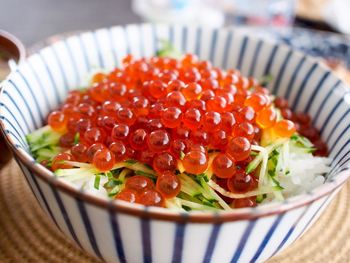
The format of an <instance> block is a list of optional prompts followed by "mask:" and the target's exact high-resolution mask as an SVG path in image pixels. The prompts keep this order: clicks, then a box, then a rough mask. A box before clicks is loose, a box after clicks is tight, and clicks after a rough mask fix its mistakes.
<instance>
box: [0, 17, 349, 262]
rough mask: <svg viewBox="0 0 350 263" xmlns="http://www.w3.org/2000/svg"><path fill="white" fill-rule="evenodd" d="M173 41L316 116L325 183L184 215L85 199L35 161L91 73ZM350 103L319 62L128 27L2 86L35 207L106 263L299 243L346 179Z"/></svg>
mask: <svg viewBox="0 0 350 263" xmlns="http://www.w3.org/2000/svg"><path fill="white" fill-rule="evenodd" d="M161 40H166V41H170V42H171V43H173V44H174V46H175V47H176V48H177V49H178V50H180V51H181V52H192V53H195V54H197V55H198V56H199V57H200V58H201V59H208V60H210V61H212V62H213V64H214V65H216V66H219V67H221V68H224V69H226V68H238V69H240V70H241V71H242V73H243V74H244V75H252V76H255V77H257V78H259V77H262V76H264V75H268V74H270V75H272V76H273V80H272V82H271V83H270V84H269V86H268V88H269V89H270V90H271V91H272V92H273V93H274V94H277V95H278V96H282V97H285V98H287V99H288V101H289V103H290V105H291V106H292V108H293V110H296V111H303V112H306V113H308V114H310V116H312V120H313V124H314V125H315V126H316V127H317V128H318V129H319V130H320V131H321V135H322V138H323V140H324V141H326V142H327V144H328V146H329V148H330V157H331V158H332V159H333V161H332V170H331V172H330V173H329V174H327V176H326V178H327V179H326V183H325V184H323V185H322V186H320V187H318V188H316V189H313V190H312V191H310V192H307V193H305V194H302V195H299V196H296V197H293V198H290V199H288V200H286V201H285V202H282V203H271V204H267V205H262V206H259V207H256V208H244V209H237V210H233V211H230V212H219V213H212V212H190V213H180V212H175V211H170V210H166V209H163V208H155V207H144V206H141V205H131V204H129V203H125V202H123V201H109V200H107V199H102V198H99V197H96V196H92V195H90V194H87V193H84V192H82V191H80V190H78V189H76V188H74V187H72V186H70V185H67V184H66V183H64V182H62V181H60V180H58V179H57V178H55V176H54V175H53V174H52V173H51V172H50V171H48V170H46V169H45V168H44V167H42V166H41V165H40V164H38V163H36V162H35V160H34V159H33V157H32V156H31V155H30V152H29V149H28V145H27V143H26V141H25V135H26V134H27V133H29V132H31V131H33V130H35V129H37V128H39V127H41V126H42V125H43V124H44V121H45V118H46V116H47V114H48V113H49V112H50V111H51V110H52V109H55V108H56V107H57V106H58V105H59V104H60V102H62V100H63V99H64V97H65V96H66V94H67V91H68V90H70V89H74V88H75V87H79V86H80V85H81V84H82V83H83V82H84V80H85V79H86V76H87V73H88V72H90V71H91V70H93V69H94V68H106V69H112V68H114V67H115V66H116V65H120V62H121V58H122V57H123V56H125V55H126V54H128V53H131V54H133V55H134V56H136V57H140V56H152V55H154V54H155V52H156V51H157V50H158V49H159V48H160V46H161ZM349 102H350V93H349V92H348V90H347V88H346V87H345V86H344V84H343V83H342V82H341V81H340V80H339V79H338V78H336V77H335V76H334V75H333V74H332V73H331V72H330V71H329V70H328V69H327V68H325V67H324V66H322V65H320V64H319V63H318V62H317V61H316V60H315V59H312V58H310V57H308V56H307V55H304V54H302V53H300V52H297V51H293V50H291V49H290V48H289V47H287V46H283V45H278V44H271V43H268V42H266V41H264V40H260V39H256V38H254V37H252V36H248V35H245V34H242V33H238V32H236V31H235V30H234V29H209V28H200V27H192V26H188V27H187V26H165V25H149V24H143V25H130V26H126V27H120V26H117V27H112V28H104V29H100V30H97V31H94V32H87V33H83V34H80V35H75V36H72V37H69V38H67V39H66V40H63V41H60V42H57V43H55V44H53V45H51V46H48V47H45V48H43V49H42V50H40V51H39V52H37V53H36V54H33V55H31V56H30V57H29V58H28V59H27V60H26V61H25V62H24V63H22V64H21V65H20V67H19V68H18V70H17V71H16V72H14V73H12V74H11V75H10V77H9V78H8V79H7V81H5V82H4V83H3V84H2V94H1V98H0V124H1V130H2V132H3V133H4V135H5V136H6V139H7V141H8V143H9V144H10V146H11V149H12V151H13V152H14V154H15V157H16V160H17V161H18V164H19V166H20V167H21V169H22V171H23V174H24V176H25V178H26V180H27V182H28V185H30V187H31V189H32V190H33V193H34V194H35V197H36V198H37V200H38V202H39V203H40V205H41V206H42V208H43V209H44V210H45V212H46V214H47V215H48V216H49V217H50V218H51V219H52V221H53V222H54V223H55V224H56V225H57V227H58V228H59V229H60V230H61V231H62V232H64V233H65V234H66V235H67V236H68V237H69V238H70V239H71V240H73V241H74V242H75V243H76V244H77V245H78V246H80V247H81V248H83V249H84V250H86V251H88V252H89V253H91V254H93V255H96V257H98V258H100V259H102V260H105V261H107V262H132V263H135V262H162V263H163V262H191V263H193V262H220V263H222V262H261V261H264V260H266V259H268V258H270V257H272V256H273V255H275V254H276V253H279V252H280V251H282V250H283V249H285V248H286V247H288V246H289V245H290V244H291V243H293V242H294V241H295V240H297V239H298V238H299V237H300V236H301V235H302V234H303V233H304V232H305V231H306V230H307V229H308V228H309V227H310V226H311V225H312V224H313V223H314V222H315V221H316V220H317V218H318V217H319V216H320V215H321V213H322V212H323V210H324V209H325V208H326V207H327V206H328V204H329V202H330V201H331V200H332V198H333V197H334V196H335V194H336V193H337V192H338V191H339V189H340V188H341V186H342V185H343V184H344V182H345V181H346V180H347V179H348V178H349V176H350V173H349V169H348V164H349V160H350V152H349V151H350V132H349V130H350V106H349Z"/></svg>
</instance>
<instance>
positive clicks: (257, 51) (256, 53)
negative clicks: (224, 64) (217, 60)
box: [226, 40, 263, 76]
mask: <svg viewBox="0 0 350 263" xmlns="http://www.w3.org/2000/svg"><path fill="white" fill-rule="evenodd" d="M262 45H263V41H262V40H259V42H258V43H257V45H256V48H255V51H254V56H253V60H252V63H251V64H250V70H249V76H255V74H254V73H255V68H256V65H257V62H258V57H259V54H260V50H261V47H262ZM226 54H227V53H226Z"/></svg>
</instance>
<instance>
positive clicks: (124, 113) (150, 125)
mask: <svg viewBox="0 0 350 263" xmlns="http://www.w3.org/2000/svg"><path fill="white" fill-rule="evenodd" d="M122 65H123V66H122V68H116V69H114V70H113V71H112V72H110V73H108V74H104V73H97V74H95V75H94V76H93V77H92V81H91V83H92V84H91V87H89V88H88V89H87V90H80V91H77V90H75V91H71V92H70V93H69V94H68V96H67V99H66V100H65V102H64V103H63V104H62V105H61V107H60V109H59V110H57V111H53V112H51V113H50V114H49V117H48V124H49V125H50V126H51V128H52V129H53V130H55V131H58V132H61V133H62V134H63V135H62V137H61V139H60V146H61V147H63V148H64V150H65V152H66V153H60V154H59V155H57V156H56V157H55V158H54V159H53V162H52V169H53V170H56V169H60V168H67V167H68V168H69V167H70V166H68V165H67V164H62V160H75V161H78V162H88V163H91V164H92V165H94V166H95V168H96V169H98V170H99V171H101V172H105V171H109V170H111V169H112V167H113V166H114V165H115V163H117V162H122V161H126V160H128V159H134V160H136V161H138V162H141V163H146V164H148V165H151V166H152V168H153V169H154V170H155V171H156V173H157V179H156V182H155V183H154V182H153V181H152V180H151V179H149V178H147V177H146V176H143V175H135V176H132V177H129V178H128V179H126V183H125V188H124V189H122V190H121V191H120V192H119V193H118V194H117V195H116V198H117V199H120V200H124V201H128V202H132V203H134V202H136V203H141V204H144V205H153V206H165V200H166V199H169V198H173V197H175V196H177V195H178V193H179V192H180V188H181V183H180V180H179V178H178V176H177V175H176V174H177V169H178V165H179V164H181V166H182V167H183V169H184V171H185V172H187V173H188V174H194V175H198V174H201V173H204V172H206V171H207V169H208V167H209V165H210V164H211V167H209V168H210V169H211V170H212V171H213V173H214V174H215V176H216V178H217V179H216V180H217V183H218V184H219V185H220V186H221V187H223V188H225V189H226V190H228V191H231V192H235V193H245V192H248V191H252V190H254V189H256V188H257V179H256V178H255V176H254V174H247V173H246V172H245V168H246V166H247V164H248V163H249V162H250V161H251V160H252V157H251V146H252V145H254V144H259V142H260V138H261V133H262V131H263V130H264V129H271V130H272V131H273V132H274V134H276V135H277V136H278V137H285V138H288V137H291V136H292V135H293V134H294V133H295V132H296V131H300V133H301V134H302V135H304V136H306V137H308V138H310V139H311V140H312V141H313V142H315V145H316V146H319V147H320V149H319V154H322V155H325V154H326V153H327V148H326V146H325V144H324V143H322V141H320V138H319V134H318V131H317V130H316V129H314V128H313V127H312V125H311V122H310V117H309V116H307V115H305V114H300V113H299V114H294V113H293V112H292V111H291V110H290V109H289V106H288V102H287V101H286V100H284V99H282V98H276V99H275V100H274V102H273V103H272V101H271V98H270V96H269V94H268V90H267V89H265V88H263V87H261V86H260V85H259V83H258V81H257V80H256V79H254V78H251V77H250V78H246V77H244V76H242V75H241V73H240V72H239V71H237V70H227V71H224V70H220V69H218V68H215V67H213V65H212V64H211V63H210V62H208V61H201V60H199V59H198V57H197V56H195V55H193V54H186V55H184V56H183V58H182V59H180V60H176V59H172V58H163V57H151V58H141V59H135V58H134V57H133V56H132V55H127V56H126V57H125V58H124V59H123V60H122ZM278 110H279V111H280V114H281V115H282V117H283V118H284V119H283V120H280V119H279V120H278ZM300 127H302V129H300ZM77 135H79V138H80V139H79V142H75V138H76V136H77ZM211 152H215V153H214V154H215V155H211ZM210 156H213V157H212V160H211V161H210ZM231 202H232V204H231V206H233V207H246V206H255V205H256V202H255V199H254V197H252V198H246V199H241V200H231Z"/></svg>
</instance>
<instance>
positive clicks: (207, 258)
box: [203, 224, 222, 263]
mask: <svg viewBox="0 0 350 263" xmlns="http://www.w3.org/2000/svg"><path fill="white" fill-rule="evenodd" d="M221 226H222V224H214V225H213V229H212V231H211V234H210V237H209V242H208V246H207V250H206V252H205V256H204V260H203V262H206V263H209V262H211V260H212V256H213V252H214V249H215V245H216V240H217V239H218V235H219V232H220V229H221Z"/></svg>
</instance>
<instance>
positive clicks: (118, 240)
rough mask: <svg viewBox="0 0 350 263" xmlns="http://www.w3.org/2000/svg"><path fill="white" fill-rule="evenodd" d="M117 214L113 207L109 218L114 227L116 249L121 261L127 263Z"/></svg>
mask: <svg viewBox="0 0 350 263" xmlns="http://www.w3.org/2000/svg"><path fill="white" fill-rule="evenodd" d="M112 205H113V204H110V206H112ZM116 216H117V215H116V214H114V213H113V211H112V209H109V220H110V223H111V227H112V233H113V238H114V245H115V249H116V251H117V254H118V258H119V261H120V262H121V263H126V258H125V252H124V248H123V240H122V238H121V236H120V227H119V223H118V220H117V219H116Z"/></svg>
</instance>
